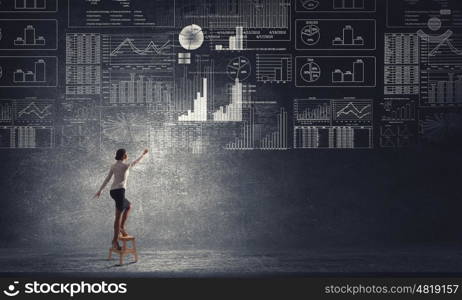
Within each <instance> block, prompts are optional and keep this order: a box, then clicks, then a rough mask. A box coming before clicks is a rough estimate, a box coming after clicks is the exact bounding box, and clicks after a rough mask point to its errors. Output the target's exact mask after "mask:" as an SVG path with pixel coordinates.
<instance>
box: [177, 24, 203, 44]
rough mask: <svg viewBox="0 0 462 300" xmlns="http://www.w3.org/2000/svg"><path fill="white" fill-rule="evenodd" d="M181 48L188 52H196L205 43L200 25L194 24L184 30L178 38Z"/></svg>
mask: <svg viewBox="0 0 462 300" xmlns="http://www.w3.org/2000/svg"><path fill="white" fill-rule="evenodd" d="M178 39H179V41H180V45H181V47H183V48H184V49H186V50H196V49H197V48H199V47H200V46H202V43H203V42H204V33H203V32H202V28H201V27H200V26H199V25H196V24H192V25H188V26H186V27H185V28H183V29H182V30H181V32H180V36H179V37H178Z"/></svg>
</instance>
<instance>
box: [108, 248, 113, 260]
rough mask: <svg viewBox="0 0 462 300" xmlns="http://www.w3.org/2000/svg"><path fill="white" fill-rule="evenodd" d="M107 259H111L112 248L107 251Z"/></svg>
mask: <svg viewBox="0 0 462 300" xmlns="http://www.w3.org/2000/svg"><path fill="white" fill-rule="evenodd" d="M107 259H112V248H111V249H109V257H108V258H107Z"/></svg>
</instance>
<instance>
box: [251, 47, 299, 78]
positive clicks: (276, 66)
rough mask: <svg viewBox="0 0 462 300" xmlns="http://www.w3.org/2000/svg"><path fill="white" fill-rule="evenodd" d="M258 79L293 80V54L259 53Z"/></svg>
mask: <svg viewBox="0 0 462 300" xmlns="http://www.w3.org/2000/svg"><path fill="white" fill-rule="evenodd" d="M256 57H257V63H256V65H257V71H256V74H257V81H258V82H264V83H285V82H291V81H292V55H290V54H257V55H256Z"/></svg>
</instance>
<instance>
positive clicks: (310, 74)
mask: <svg viewBox="0 0 462 300" xmlns="http://www.w3.org/2000/svg"><path fill="white" fill-rule="evenodd" d="M300 76H301V77H302V79H303V80H304V81H306V82H315V81H317V80H318V79H319V78H320V77H321V68H320V67H319V65H318V64H317V63H315V62H308V63H306V64H304V65H303V66H302V68H301V69H300Z"/></svg>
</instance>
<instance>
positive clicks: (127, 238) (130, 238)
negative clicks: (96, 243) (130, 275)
mask: <svg viewBox="0 0 462 300" xmlns="http://www.w3.org/2000/svg"><path fill="white" fill-rule="evenodd" d="M119 241H122V249H121V250H117V249H115V248H110V249H109V259H111V258H112V252H115V253H117V254H119V262H120V264H121V265H122V264H123V263H124V259H123V257H124V255H127V254H133V255H134V256H135V262H137V261H138V253H137V252H136V243H135V237H134V236H130V235H127V236H119ZM128 241H131V242H132V247H131V248H130V247H127V242H128Z"/></svg>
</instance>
